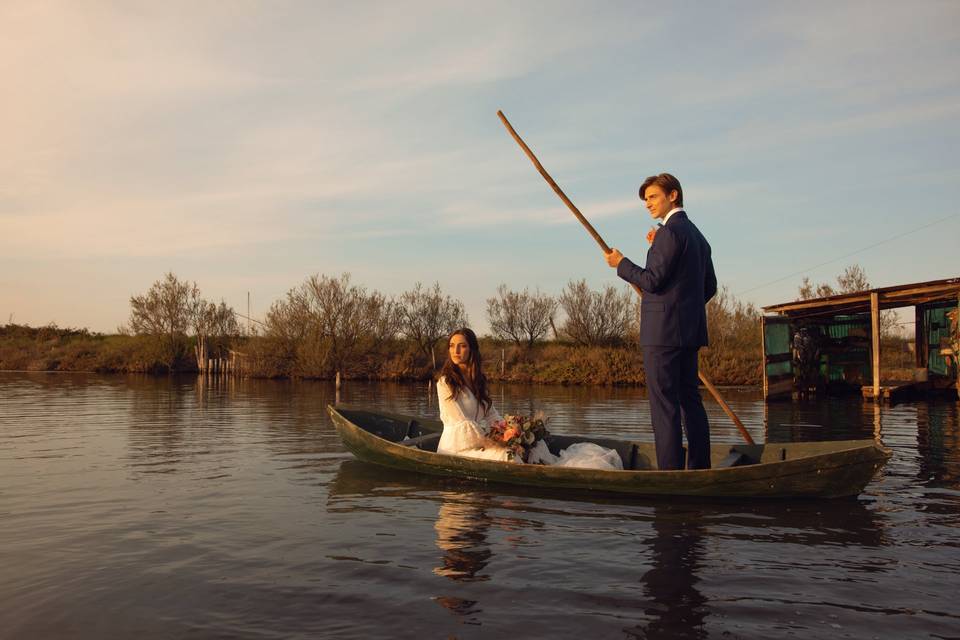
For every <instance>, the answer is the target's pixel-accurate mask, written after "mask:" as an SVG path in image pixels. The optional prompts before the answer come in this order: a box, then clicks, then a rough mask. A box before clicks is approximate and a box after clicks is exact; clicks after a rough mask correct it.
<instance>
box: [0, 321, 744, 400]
mask: <svg viewBox="0 0 960 640" xmlns="http://www.w3.org/2000/svg"><path fill="white" fill-rule="evenodd" d="M185 340H186V342H187V344H185V345H184V346H185V348H184V349H183V353H187V354H191V353H192V352H193V349H192V344H193V341H192V339H190V338H186V339H185ZM234 349H235V351H237V352H239V353H242V354H243V357H244V361H245V362H244V366H245V370H246V373H245V375H246V376H248V377H253V378H306V379H327V378H332V377H333V376H334V375H335V374H334V373H333V372H332V371H330V370H329V368H328V367H327V366H326V365H325V363H324V362H322V361H321V362H314V361H313V360H311V359H304V358H299V359H298V358H295V357H291V356H290V355H289V354H286V353H284V352H283V351H282V350H281V349H279V348H278V347H277V345H276V343H275V342H274V341H271V340H269V339H267V338H264V337H259V336H254V337H246V338H238V339H236V340H235V343H234ZM481 349H482V352H483V354H484V358H485V359H484V371H485V373H486V374H487V376H488V378H490V379H491V380H494V381H500V382H522V383H536V384H568V385H606V386H610V385H616V386H642V385H643V384H644V383H645V376H644V369H643V358H642V356H641V354H640V350H639V348H638V347H636V346H635V345H631V344H627V345H621V346H611V347H585V346H580V345H575V344H570V343H565V342H560V341H547V342H542V343H538V344H535V345H534V346H533V347H530V348H521V347H518V346H516V345H515V344H514V343H512V342H505V341H501V340H496V339H494V338H483V339H481ZM437 356H438V358H442V356H443V353H442V351H441V350H440V349H438V350H437ZM440 361H441V360H438V362H440ZM701 367H702V369H703V372H704V374H705V375H706V376H707V377H708V378H710V380H711V381H713V382H714V383H715V384H722V385H758V384H760V378H761V371H760V363H759V358H758V357H757V354H756V353H755V352H753V351H752V350H750V351H748V350H745V349H729V348H728V349H725V350H721V349H704V350H703V351H702V352H701ZM172 369H173V370H176V371H181V372H195V371H197V364H196V361H195V360H193V359H192V358H190V357H184V358H181V359H180V360H179V361H177V362H176V363H174V366H173V367H172ZM0 370H17V371H90V372H99V373H151V374H164V375H165V374H167V373H169V372H170V371H171V367H170V365H169V364H168V363H167V362H165V361H164V358H163V354H162V349H160V348H159V346H158V345H157V344H156V341H155V340H154V339H153V338H151V337H150V336H128V335H104V334H97V333H91V332H89V331H87V330H85V329H60V328H57V327H36V328H34V327H27V326H23V325H6V326H4V327H0ZM343 375H344V377H345V378H346V379H354V380H397V381H423V380H427V379H428V378H430V377H431V376H432V375H433V367H432V363H431V361H430V359H429V357H428V356H427V354H425V353H423V352H422V351H420V350H419V349H418V348H417V347H416V345H414V344H413V343H412V342H409V341H405V340H393V341H390V342H387V343H383V344H380V345H378V346H377V347H375V348H374V349H372V350H370V351H369V352H368V353H367V354H366V355H365V356H364V357H362V358H359V359H357V360H356V361H352V362H350V363H348V364H347V365H346V366H345V367H344V371H343Z"/></svg>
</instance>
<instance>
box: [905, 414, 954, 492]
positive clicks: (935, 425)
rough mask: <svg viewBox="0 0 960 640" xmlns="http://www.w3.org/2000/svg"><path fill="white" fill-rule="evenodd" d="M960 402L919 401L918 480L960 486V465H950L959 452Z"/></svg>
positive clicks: (936, 484)
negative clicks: (959, 408) (959, 423)
mask: <svg viewBox="0 0 960 640" xmlns="http://www.w3.org/2000/svg"><path fill="white" fill-rule="evenodd" d="M958 407H960V403H947V402H937V403H932V402H931V403H918V404H917V406H916V410H917V452H918V453H919V454H920V456H919V469H918V473H917V476H918V479H919V480H920V481H921V482H932V483H933V484H934V485H935V486H940V487H948V488H951V489H960V465H958V464H956V463H953V464H951V462H952V461H951V457H953V458H955V457H956V455H957V452H958V451H960V427H958V422H960V421H958Z"/></svg>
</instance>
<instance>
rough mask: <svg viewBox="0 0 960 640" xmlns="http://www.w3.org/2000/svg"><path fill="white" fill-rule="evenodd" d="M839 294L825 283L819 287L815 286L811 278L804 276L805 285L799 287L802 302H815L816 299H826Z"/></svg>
mask: <svg viewBox="0 0 960 640" xmlns="http://www.w3.org/2000/svg"><path fill="white" fill-rule="evenodd" d="M836 294H837V292H836V291H834V289H833V287H831V286H830V285H829V284H826V283H825V282H821V283H819V284H817V285H814V284H813V283H812V282H810V278H808V277H806V276H804V277H803V283H802V284H801V285H800V287H799V296H800V297H799V299H800V300H813V299H814V298H826V297H827V296H833V295H836Z"/></svg>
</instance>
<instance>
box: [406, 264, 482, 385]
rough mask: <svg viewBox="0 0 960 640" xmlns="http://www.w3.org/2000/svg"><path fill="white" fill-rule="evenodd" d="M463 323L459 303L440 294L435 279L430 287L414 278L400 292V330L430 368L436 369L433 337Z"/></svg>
mask: <svg viewBox="0 0 960 640" xmlns="http://www.w3.org/2000/svg"><path fill="white" fill-rule="evenodd" d="M466 324H467V314H466V311H465V310H464V308H463V303H462V302H460V301H459V300H454V299H453V298H451V297H450V296H448V295H444V294H443V292H442V291H441V289H440V283H439V282H435V283H434V285H433V287H432V288H430V289H425V288H424V287H423V285H422V284H421V283H419V282H418V283H417V284H416V286H414V288H413V289H411V290H410V291H407V292H405V293H403V294H402V295H401V296H400V333H401V334H403V335H404V336H405V337H406V338H408V339H410V340H413V341H414V342H415V343H416V345H417V346H418V347H419V348H420V350H421V351H423V353H424V355H426V356H428V357H429V358H430V362H431V364H432V365H433V369H434V370H436V369H437V356H436V352H435V351H434V347H436V344H437V341H438V340H440V339H441V338H443V337H444V336H446V335H448V334H449V333H451V332H453V331H454V330H455V329H457V328H459V327H463V326H466Z"/></svg>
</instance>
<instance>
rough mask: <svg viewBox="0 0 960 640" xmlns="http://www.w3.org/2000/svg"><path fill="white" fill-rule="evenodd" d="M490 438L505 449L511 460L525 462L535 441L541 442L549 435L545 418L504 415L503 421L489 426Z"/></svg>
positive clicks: (539, 415)
mask: <svg viewBox="0 0 960 640" xmlns="http://www.w3.org/2000/svg"><path fill="white" fill-rule="evenodd" d="M488 435H489V436H490V438H491V439H492V440H493V441H494V442H496V443H498V444H502V445H503V446H505V447H506V448H507V452H508V455H509V457H510V459H511V460H513V458H514V457H515V456H521V459H522V460H524V461H526V459H527V453H529V451H530V449H531V447H533V445H535V444H536V443H537V440H543V439H544V438H545V437H547V436H548V435H550V432H549V431H547V418H544V417H543V414H541V413H537V414H536V415H534V416H533V417H532V418H530V417H527V416H521V415H510V414H507V415H504V416H503V420H500V421H498V422H494V423H493V424H492V425H491V426H490V433H489V434H488Z"/></svg>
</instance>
